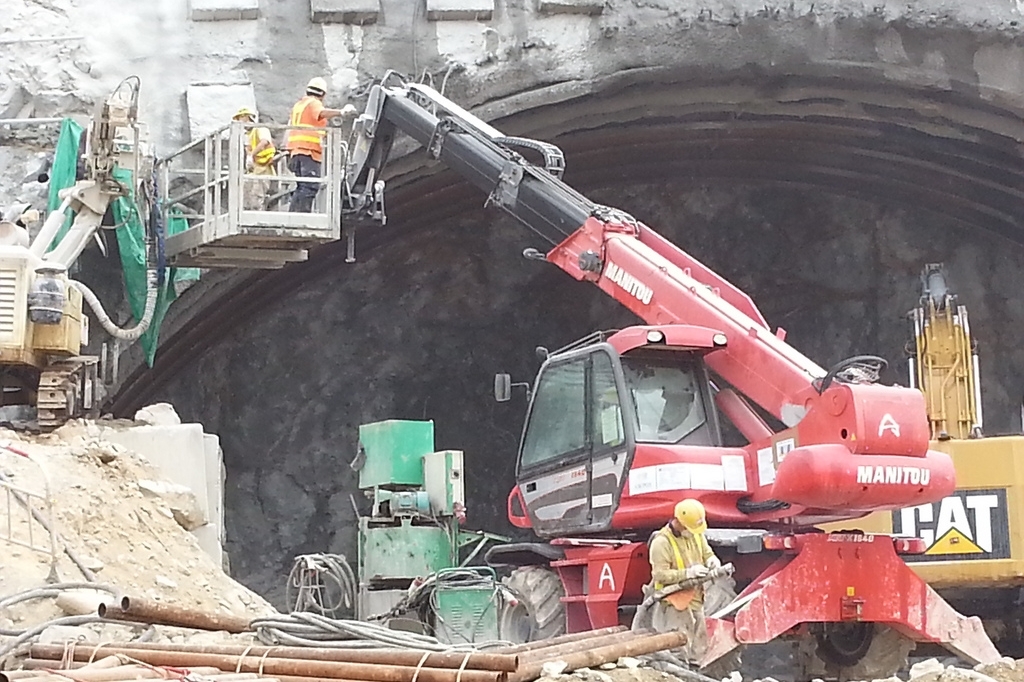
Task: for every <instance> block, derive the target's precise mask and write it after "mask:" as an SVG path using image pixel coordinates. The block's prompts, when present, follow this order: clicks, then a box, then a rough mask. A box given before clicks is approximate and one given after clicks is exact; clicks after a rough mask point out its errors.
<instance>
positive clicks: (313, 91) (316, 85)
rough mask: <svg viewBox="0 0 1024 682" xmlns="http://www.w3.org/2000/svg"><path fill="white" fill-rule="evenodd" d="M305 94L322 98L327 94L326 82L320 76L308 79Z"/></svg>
mask: <svg viewBox="0 0 1024 682" xmlns="http://www.w3.org/2000/svg"><path fill="white" fill-rule="evenodd" d="M306 94H309V95H317V96H318V97H323V96H324V95H326V94H327V81H325V80H324V79H323V78H321V77H320V76H317V77H316V78H310V79H309V83H307V84H306Z"/></svg>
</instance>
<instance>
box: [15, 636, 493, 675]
mask: <svg viewBox="0 0 1024 682" xmlns="http://www.w3.org/2000/svg"><path fill="white" fill-rule="evenodd" d="M100 651H102V652H104V653H123V654H126V655H128V656H131V657H132V658H133V659H136V660H138V661H141V662H143V663H147V664H149V665H156V666H173V667H191V666H194V665H210V666H214V667H217V668H220V669H221V670H230V671H236V672H258V673H260V674H264V673H266V674H267V675H272V676H275V677H277V676H279V675H297V676H300V677H323V678H331V679H346V680H369V681H372V682H413V680H416V682H506V681H507V680H508V673H506V672H495V671H491V670H455V669H451V668H425V667H417V666H400V665H377V664H372V663H341V662H337V661H304V660H299V659H294V658H264V657H262V656H245V657H241V656H224V655H220V654H197V653H192V652H188V651H160V650H148V649H131V648H128V647H125V646H111V645H104V646H97V647H94V646H85V645H77V646H75V649H74V652H73V656H74V657H75V659H77V660H81V659H88V657H90V656H93V655H96V653H98V652H100ZM64 654H65V648H64V647H63V646H62V645H59V644H35V645H33V646H32V654H31V655H32V656H33V657H35V658H54V659H59V658H61V657H62V656H64ZM420 655H421V656H422V654H420Z"/></svg>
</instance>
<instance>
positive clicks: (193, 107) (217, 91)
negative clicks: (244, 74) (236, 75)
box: [185, 83, 256, 142]
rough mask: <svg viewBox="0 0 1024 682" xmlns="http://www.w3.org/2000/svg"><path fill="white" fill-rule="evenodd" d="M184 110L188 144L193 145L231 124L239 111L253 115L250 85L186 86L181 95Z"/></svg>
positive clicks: (211, 84)
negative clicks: (242, 110) (249, 110)
mask: <svg viewBox="0 0 1024 682" xmlns="http://www.w3.org/2000/svg"><path fill="white" fill-rule="evenodd" d="M185 106H186V107H187V108H188V130H189V136H190V141H192V142H194V141H195V140H198V139H200V138H202V137H203V136H205V135H209V134H210V133H212V132H213V131H215V130H217V129H218V128H222V127H224V126H226V125H228V124H229V123H231V117H232V116H234V115H235V112H236V111H238V110H239V109H240V108H241V107H249V108H250V109H252V110H254V111H255V110H256V94H255V93H254V92H253V88H252V83H241V84H223V83H219V84H218V83H210V84H200V85H190V86H188V90H187V91H186V92H185Z"/></svg>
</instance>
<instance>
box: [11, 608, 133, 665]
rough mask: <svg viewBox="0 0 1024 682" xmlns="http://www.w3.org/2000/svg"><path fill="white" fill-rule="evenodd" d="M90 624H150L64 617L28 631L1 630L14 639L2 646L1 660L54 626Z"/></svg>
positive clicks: (96, 618) (90, 617) (96, 617)
mask: <svg viewBox="0 0 1024 682" xmlns="http://www.w3.org/2000/svg"><path fill="white" fill-rule="evenodd" d="M89 623H103V624H105V625H127V626H129V627H136V628H141V627H148V623H129V622H127V621H123V620H111V619H109V618H100V617H99V616H62V617H60V618H54V619H53V620H49V621H47V622H45V623H41V624H39V625H37V626H35V627H33V628H29V629H27V630H0V635H5V636H7V637H14V639H12V640H11V641H10V642H6V643H5V644H3V645H2V646H0V659H2V658H3V657H4V656H6V655H7V654H9V653H10V652H12V651H14V650H15V649H17V648H18V647H19V646H21V645H22V644H24V643H25V642H27V641H29V640H30V639H32V638H33V637H37V636H38V635H39V634H41V633H42V632H43V631H44V630H46V628H48V627H51V626H54V625H87V624H89Z"/></svg>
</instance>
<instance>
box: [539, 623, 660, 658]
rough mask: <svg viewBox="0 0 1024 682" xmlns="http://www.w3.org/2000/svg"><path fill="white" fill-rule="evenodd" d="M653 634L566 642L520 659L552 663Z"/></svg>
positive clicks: (624, 633) (647, 632)
mask: <svg viewBox="0 0 1024 682" xmlns="http://www.w3.org/2000/svg"><path fill="white" fill-rule="evenodd" d="M652 634H654V632H652V631H650V630H645V631H643V632H629V631H626V632H614V633H612V634H610V635H603V636H601V637H590V638H588V639H580V640H577V641H575V642H565V643H564V644H556V645H555V646H548V647H544V648H543V649H531V650H530V651H524V652H523V653H522V654H520V656H519V657H520V659H521V660H522V662H523V664H524V665H525V664H526V663H530V662H533V661H550V660H552V659H555V658H558V657H559V656H565V655H567V654H574V653H576V652H577V651H586V650H587V649H597V648H599V647H602V646H607V645H609V644H618V643H620V642H628V641H630V640H633V639H637V638H638V637H644V636H647V635H652Z"/></svg>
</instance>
